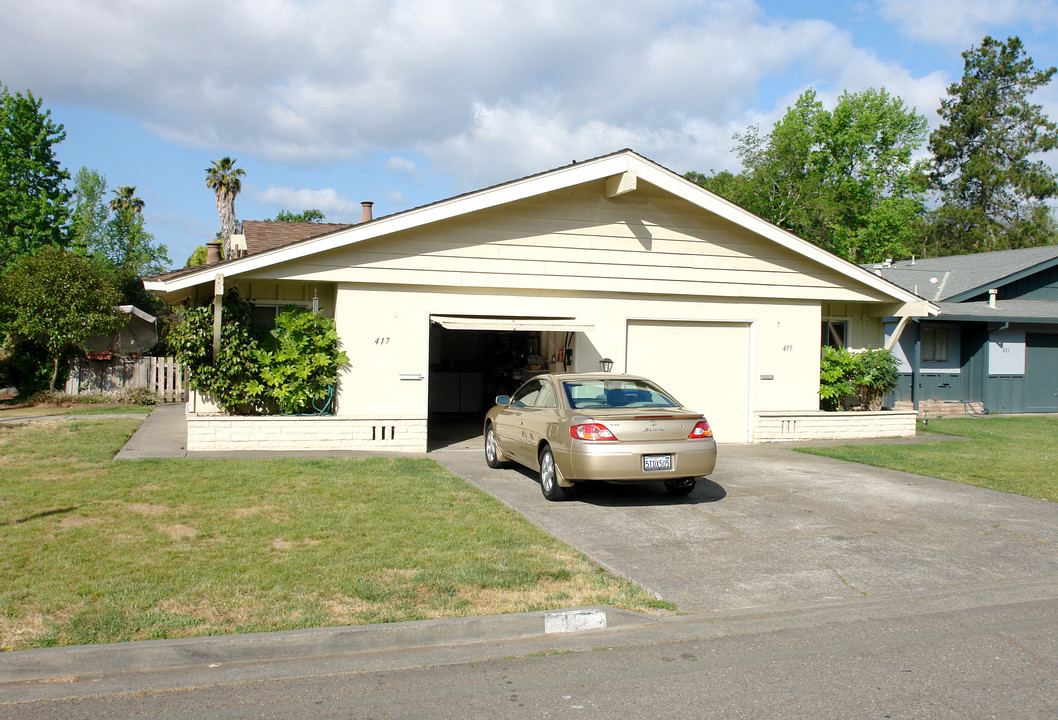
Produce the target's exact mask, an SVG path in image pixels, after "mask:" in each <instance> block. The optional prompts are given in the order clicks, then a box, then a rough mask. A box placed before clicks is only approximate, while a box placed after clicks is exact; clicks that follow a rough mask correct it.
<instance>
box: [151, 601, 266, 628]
mask: <svg viewBox="0 0 1058 720" xmlns="http://www.w3.org/2000/svg"><path fill="white" fill-rule="evenodd" d="M157 608H158V610H160V611H162V612H167V613H172V614H173V615H182V616H184V617H189V618H192V619H193V620H197V621H198V622H200V623H202V624H203V625H204V626H208V627H219V626H226V625H243V624H245V623H246V622H248V621H249V620H250V609H249V608H243V607H236V608H222V607H217V606H216V605H214V604H213V603H211V602H209V601H208V600H199V601H198V602H197V603H195V604H194V605H191V604H185V603H180V602H177V601H176V600H173V599H171V598H170V599H169V600H165V601H164V602H162V603H160V604H159V605H158V606H157Z"/></svg>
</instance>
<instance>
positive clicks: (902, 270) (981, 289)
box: [865, 245, 1058, 302]
mask: <svg viewBox="0 0 1058 720" xmlns="http://www.w3.org/2000/svg"><path fill="white" fill-rule="evenodd" d="M1056 265H1058V245H1045V246H1043V247H1035V248H1022V249H1020V250H998V251H996V252H986V253H973V254H970V255H950V256H948V257H937V258H916V259H914V260H899V261H896V262H894V263H892V265H888V266H887V265H883V264H876V265H868V266H865V267H868V268H869V269H871V270H873V271H874V272H876V273H878V275H879V276H881V277H883V278H885V279H886V280H889V281H890V282H893V283H896V284H897V285H899V286H900V287H902V288H904V289H905V290H910V291H911V292H913V293H915V294H917V295H921V296H922V297H924V298H926V299H927V300H929V301H931V302H962V301H964V300H969V299H970V298H972V297H976V296H977V295H981V294H983V293H987V292H988V290H989V289H991V288H997V287H1000V286H1002V285H1007V284H1009V283H1012V282H1016V281H1018V280H1020V279H1021V278H1023V277H1026V276H1028V275H1031V274H1033V273H1036V272H1039V271H1040V270H1046V269H1048V268H1051V267H1054V266H1056Z"/></svg>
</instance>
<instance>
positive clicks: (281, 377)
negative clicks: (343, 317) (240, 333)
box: [257, 307, 349, 415]
mask: <svg viewBox="0 0 1058 720" xmlns="http://www.w3.org/2000/svg"><path fill="white" fill-rule="evenodd" d="M257 356H258V362H259V363H260V367H261V381H262V382H263V383H264V386H265V387H264V394H265V395H266V396H267V397H268V398H269V399H271V400H272V401H273V402H275V403H276V405H277V406H278V407H279V410H280V412H282V413H284V414H287V415H293V414H297V413H308V412H312V411H313V409H314V408H322V403H323V402H325V401H326V400H327V396H328V394H329V393H330V391H331V388H333V386H334V385H335V383H337V382H338V367H339V366H340V365H344V364H345V363H347V362H348V361H349V359H348V358H347V357H346V355H345V353H344V352H341V351H339V350H338V331H337V330H336V329H335V327H334V321H333V320H331V319H329V318H321V317H318V316H316V315H313V314H312V313H311V312H309V311H308V310H305V309H304V308H297V307H291V308H287V309H285V310H284V311H283V312H281V313H280V314H279V315H278V316H277V317H276V327H275V330H273V331H272V333H271V337H270V338H269V339H268V341H267V342H265V343H264V347H263V348H262V349H261V350H260V351H258V354H257Z"/></svg>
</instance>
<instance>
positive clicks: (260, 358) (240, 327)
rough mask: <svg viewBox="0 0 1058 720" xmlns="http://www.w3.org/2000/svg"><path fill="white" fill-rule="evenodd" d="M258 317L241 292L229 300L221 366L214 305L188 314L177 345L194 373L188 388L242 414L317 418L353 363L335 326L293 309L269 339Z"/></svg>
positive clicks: (177, 325)
mask: <svg viewBox="0 0 1058 720" xmlns="http://www.w3.org/2000/svg"><path fill="white" fill-rule="evenodd" d="M251 310H252V305H251V304H250V303H248V302H246V301H244V300H241V299H239V297H238V295H237V294H236V293H235V291H234V290H233V291H231V292H229V293H228V295H227V297H225V299H224V313H223V317H222V322H221V341H220V355H219V357H218V359H217V361H216V362H214V359H213V307H212V305H203V306H202V307H198V308H194V309H191V310H185V311H183V313H182V315H181V316H179V317H178V318H177V319H176V321H175V322H174V323H173V325H172V327H171V330H170V334H169V341H170V346H171V347H173V348H174V350H175V352H176V356H177V359H178V360H179V361H180V362H181V363H184V364H186V365H187V367H188V370H189V374H190V378H189V380H188V385H189V386H190V387H191V389H193V390H200V391H202V392H205V393H208V394H209V395H210V396H211V398H212V399H213V400H214V401H215V402H216V403H217V404H218V405H220V406H221V407H222V408H224V410H225V411H226V412H230V413H234V414H254V413H264V412H272V411H279V412H282V413H285V414H296V413H307V412H313V410H314V404H316V406H320V404H321V403H322V402H323V401H325V400H326V399H327V397H328V395H329V393H330V392H331V390H332V388H333V386H334V385H335V383H337V381H338V368H339V367H340V366H341V365H344V364H345V363H346V362H348V358H347V357H346V355H345V353H344V352H342V351H340V350H339V349H338V333H337V331H336V330H335V327H334V320H332V319H330V318H325V317H320V316H318V315H313V314H312V313H311V312H308V311H307V310H305V309H304V308H298V307H293V306H291V307H288V308H285V309H284V310H283V312H281V313H280V314H279V315H278V317H277V318H276V328H275V330H273V331H272V332H271V333H270V334H267V333H265V332H264V331H263V330H262V328H260V327H259V326H257V325H254V324H253V323H252V322H251V319H250V318H251Z"/></svg>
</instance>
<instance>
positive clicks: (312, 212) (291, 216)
mask: <svg viewBox="0 0 1058 720" xmlns="http://www.w3.org/2000/svg"><path fill="white" fill-rule="evenodd" d="M323 218H324V215H323V212H322V211H320V210H317V209H316V208H309V209H308V210H302V211H301V212H299V213H293V212H290V211H289V210H280V211H279V214H278V215H276V222H315V223H318V222H323Z"/></svg>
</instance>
